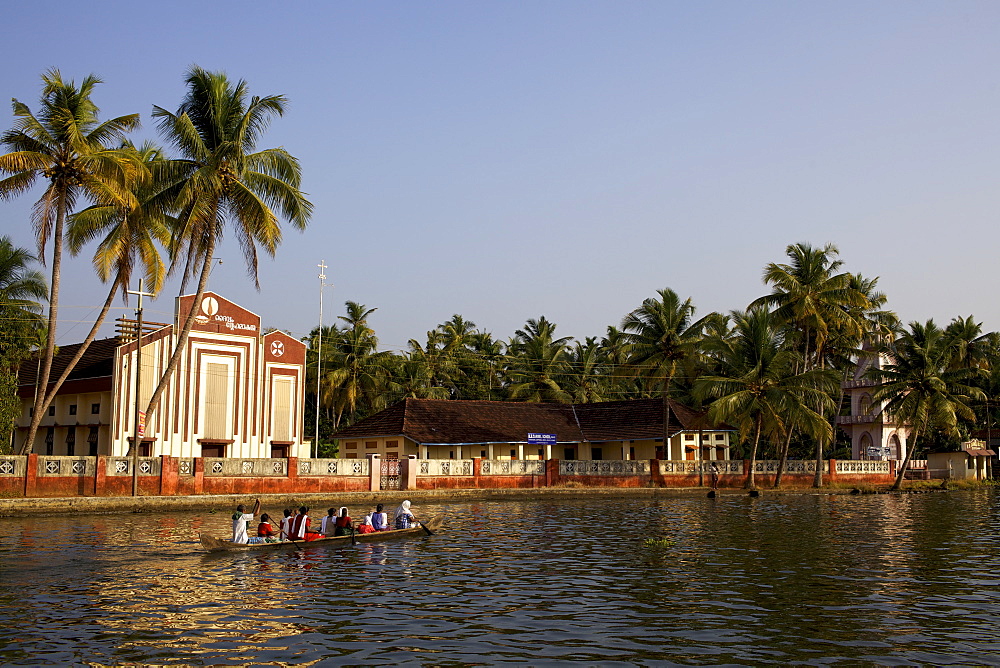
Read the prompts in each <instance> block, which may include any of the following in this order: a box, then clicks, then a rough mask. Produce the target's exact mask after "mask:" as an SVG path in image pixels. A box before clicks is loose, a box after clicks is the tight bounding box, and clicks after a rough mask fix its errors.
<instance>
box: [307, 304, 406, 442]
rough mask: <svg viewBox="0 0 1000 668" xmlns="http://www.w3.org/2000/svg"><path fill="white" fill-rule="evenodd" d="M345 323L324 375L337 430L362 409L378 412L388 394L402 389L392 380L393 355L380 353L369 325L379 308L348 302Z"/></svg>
mask: <svg viewBox="0 0 1000 668" xmlns="http://www.w3.org/2000/svg"><path fill="white" fill-rule="evenodd" d="M345 305H346V308H347V315H342V316H338V318H339V319H340V320H341V321H343V322H344V323H346V326H345V328H344V329H342V330H341V331H340V332H339V333H338V334H337V336H336V338H335V339H334V341H333V345H332V355H331V359H330V360H329V361H328V362H326V363H325V364H327V365H328V366H327V367H325V368H327V370H326V371H325V372H324V374H323V380H322V385H323V392H324V394H326V396H327V401H329V402H330V403H331V405H332V406H333V409H334V416H335V417H334V427H337V426H339V424H340V421H341V419H342V417H343V416H344V415H345V414H346V415H349V420H350V422H351V423H353V422H354V421H355V419H356V418H357V414H358V411H359V410H366V411H368V410H379V409H381V408H383V407H384V406H385V403H386V398H387V396H388V395H391V394H393V393H397V392H398V391H399V387H398V386H397V385H396V384H394V382H393V380H392V366H393V355H392V353H390V352H388V351H382V352H379V351H378V337H377V336H376V335H375V330H373V329H372V328H371V327H370V326H369V325H368V316H369V315H371V314H372V313H374V312H375V311H376V310H377V309H374V308H371V309H370V308H368V307H367V306H365V305H364V304H359V303H358V302H353V301H348V302H346V304H345Z"/></svg>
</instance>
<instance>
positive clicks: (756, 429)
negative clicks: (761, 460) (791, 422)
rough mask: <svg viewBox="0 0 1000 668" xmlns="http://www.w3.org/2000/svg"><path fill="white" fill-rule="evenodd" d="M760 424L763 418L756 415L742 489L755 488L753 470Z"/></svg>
mask: <svg viewBox="0 0 1000 668" xmlns="http://www.w3.org/2000/svg"><path fill="white" fill-rule="evenodd" d="M762 422H763V418H762V417H761V416H759V415H758V416H757V424H756V426H755V427H754V435H753V445H752V446H751V447H750V470H749V471H747V479H746V482H744V483H743V489H753V488H754V487H756V486H757V485H756V484H755V483H754V477H753V469H754V465H755V464H756V462H757V444H758V443H759V442H760V430H761V424H762Z"/></svg>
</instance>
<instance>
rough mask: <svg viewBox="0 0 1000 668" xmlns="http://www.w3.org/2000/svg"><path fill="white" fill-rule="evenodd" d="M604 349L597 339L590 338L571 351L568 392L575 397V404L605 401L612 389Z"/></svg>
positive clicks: (575, 345) (566, 381)
mask: <svg viewBox="0 0 1000 668" xmlns="http://www.w3.org/2000/svg"><path fill="white" fill-rule="evenodd" d="M603 352H604V349H603V348H602V347H601V344H600V343H598V341H597V337H593V336H588V337H587V338H586V340H584V341H583V342H582V343H581V342H580V341H577V342H576V343H575V344H574V346H573V348H572V349H571V350H570V353H569V358H568V360H567V361H568V364H567V366H568V368H569V370H568V371H567V372H566V374H565V380H564V384H565V387H566V391H567V392H569V393H570V394H571V395H572V396H573V403H578V404H589V403H594V402H598V401H605V400H607V398H608V391H609V390H610V389H611V387H610V385H609V384H608V381H609V379H610V375H609V374H608V372H607V364H606V363H605V359H604V355H603Z"/></svg>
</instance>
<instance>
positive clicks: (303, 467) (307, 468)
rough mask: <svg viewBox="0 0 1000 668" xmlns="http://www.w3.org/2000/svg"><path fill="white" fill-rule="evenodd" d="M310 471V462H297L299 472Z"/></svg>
mask: <svg viewBox="0 0 1000 668" xmlns="http://www.w3.org/2000/svg"><path fill="white" fill-rule="evenodd" d="M311 471H312V462H299V473H309V472H311Z"/></svg>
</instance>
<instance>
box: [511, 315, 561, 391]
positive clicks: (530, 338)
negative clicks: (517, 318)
mask: <svg viewBox="0 0 1000 668" xmlns="http://www.w3.org/2000/svg"><path fill="white" fill-rule="evenodd" d="M555 331H556V326H555V324H554V323H552V322H550V321H549V320H547V319H546V318H545V316H542V317H540V318H539V319H538V320H535V319H534V318H531V319H529V320H528V322H527V323H526V324H525V327H524V329H519V330H517V331H516V332H515V333H514V338H513V339H512V340H511V343H510V345H509V346H508V351H509V353H510V355H511V358H510V385H509V387H508V388H507V392H508V396H509V398H510V399H513V400H514V401H551V402H557V403H564V404H566V403H570V402H571V401H572V400H573V397H572V395H570V393H569V392H567V391H566V390H565V389H563V388H562V386H561V385H560V384H559V379H560V378H561V377H562V376H563V374H565V373H566V369H567V358H568V345H569V342H570V341H571V340H572V337H569V336H564V337H561V338H555Z"/></svg>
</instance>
